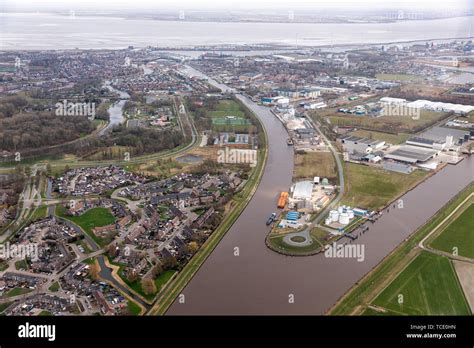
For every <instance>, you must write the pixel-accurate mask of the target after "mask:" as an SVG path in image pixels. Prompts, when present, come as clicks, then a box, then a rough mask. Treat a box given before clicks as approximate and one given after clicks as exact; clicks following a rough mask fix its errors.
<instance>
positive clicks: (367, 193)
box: [342, 163, 427, 209]
mask: <svg viewBox="0 0 474 348" xmlns="http://www.w3.org/2000/svg"><path fill="white" fill-rule="evenodd" d="M426 175H427V172H425V171H422V170H415V171H414V172H413V173H411V174H401V173H395V172H389V171H386V170H383V169H378V168H373V167H369V166H365V165H360V164H355V163H346V164H345V177H346V181H347V190H346V192H345V193H344V196H343V199H342V204H347V205H350V206H358V207H362V208H367V209H379V208H382V207H383V206H385V205H387V204H389V203H390V202H391V201H393V200H394V199H396V198H397V197H398V196H400V195H401V194H403V193H405V192H406V191H407V190H408V189H409V188H410V187H412V186H413V185H415V184H416V183H417V182H419V181H420V180H421V179H423V177H425V176H426Z"/></svg>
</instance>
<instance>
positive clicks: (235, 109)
mask: <svg viewBox="0 0 474 348" xmlns="http://www.w3.org/2000/svg"><path fill="white" fill-rule="evenodd" d="M207 115H208V116H210V117H211V118H212V129H213V130H214V131H216V132H237V133H247V132H248V131H249V130H251V129H252V128H253V127H254V126H252V124H251V121H250V120H249V119H248V118H247V116H246V115H245V112H244V110H243V109H242V108H241V106H240V105H239V103H237V102H236V101H235V100H220V101H219V102H218V103H217V105H216V107H215V109H214V110H209V111H208V112H207ZM226 116H236V118H235V119H228V118H226Z"/></svg>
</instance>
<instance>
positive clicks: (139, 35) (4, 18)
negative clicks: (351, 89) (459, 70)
mask: <svg viewBox="0 0 474 348" xmlns="http://www.w3.org/2000/svg"><path fill="white" fill-rule="evenodd" d="M473 23H474V17H458V18H449V19H437V20H421V21H399V22H392V23H314V24H313V23H242V22H241V23H239V22H232V23H224V22H218V23H215V22H213V23H210V22H189V21H159V20H140V19H125V18H118V17H99V16H97V17H92V16H75V17H69V16H60V15H56V14H49V13H0V32H1V36H0V50H27V49H51V50H62V49H75V48H82V49H105V48H126V47H128V46H129V45H132V46H135V47H146V46H148V45H152V46H160V47H170V48H178V47H180V48H182V47H192V46H202V45H218V44H260V43H269V44H283V45H291V46H293V45H298V46H323V45H340V44H362V43H383V42H395V41H412V40H432V39H450V38H462V37H468V36H471V35H472V33H471V32H472V27H473Z"/></svg>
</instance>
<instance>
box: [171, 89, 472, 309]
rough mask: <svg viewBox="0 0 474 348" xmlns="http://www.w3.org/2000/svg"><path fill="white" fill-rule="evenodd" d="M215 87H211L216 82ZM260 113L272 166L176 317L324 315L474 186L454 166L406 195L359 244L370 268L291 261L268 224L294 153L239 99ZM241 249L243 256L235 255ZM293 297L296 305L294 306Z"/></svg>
mask: <svg viewBox="0 0 474 348" xmlns="http://www.w3.org/2000/svg"><path fill="white" fill-rule="evenodd" d="M210 81H211V80H210ZM238 98H239V99H240V100H241V101H243V102H244V103H245V104H246V105H247V106H248V107H249V108H251V109H252V110H253V111H255V112H256V113H257V115H258V116H259V118H260V119H261V121H262V123H263V124H264V127H265V129H266V130H267V133H268V138H269V158H268V162H267V165H266V168H265V173H264V176H263V178H262V181H261V183H260V185H259V187H258V190H257V192H256V193H255V195H254V197H253V199H252V200H251V202H250V203H249V205H248V206H247V208H246V209H245V210H244V212H243V213H242V215H241V216H240V217H239V218H238V219H237V221H236V222H235V223H234V225H233V226H232V227H231V228H230V230H229V231H228V233H227V234H226V235H225V236H224V238H223V239H222V241H221V242H220V243H219V245H218V246H217V247H216V249H215V250H214V251H213V252H212V254H211V255H210V256H209V258H208V259H207V260H206V262H205V263H204V265H203V266H202V267H201V269H200V270H199V271H198V272H197V273H196V275H195V276H194V278H193V279H192V280H191V282H190V283H189V284H188V285H187V287H186V288H185V289H184V291H183V294H184V295H185V302H184V303H178V302H175V303H173V305H172V306H171V307H170V309H169V311H168V313H167V314H169V315H184V314H187V315H199V314H210V315H214V314H216V315H217V314H221V315H225V314H227V315H245V314H247V315H257V314H260V315H266V314H271V315H283V314H323V313H324V312H325V311H326V310H328V309H329V308H330V307H331V306H332V305H333V304H334V303H335V302H336V301H337V300H338V299H339V298H340V297H341V296H342V295H344V293H346V292H347V291H348V290H349V289H350V288H351V287H352V286H353V285H354V284H355V283H356V282H357V281H358V280H359V279H361V278H362V277H363V276H364V275H365V274H366V273H368V272H369V271H370V270H371V269H372V268H374V267H375V266H376V265H377V264H378V263H380V261H382V259H383V258H384V257H385V256H386V255H387V254H389V253H390V252H391V251H392V250H393V249H394V248H395V247H396V246H397V245H399V244H400V243H401V242H402V241H403V240H405V239H406V238H407V237H408V236H409V235H411V234H412V233H413V232H414V231H415V230H416V229H417V228H419V227H420V226H422V225H423V224H424V223H425V222H426V221H428V220H429V219H430V218H431V217H432V216H433V215H435V213H436V212H437V211H438V210H439V209H440V208H441V207H443V205H444V204H446V203H447V202H448V201H449V200H450V199H451V198H452V197H454V196H455V195H456V194H457V193H458V192H459V191H461V190H462V189H463V188H464V187H465V186H466V185H468V184H469V183H470V182H472V181H473V180H474V158H472V157H471V158H467V159H465V160H464V161H462V162H461V163H459V164H458V165H456V166H453V165H449V166H448V167H446V168H445V169H443V170H442V171H441V172H439V173H438V174H436V175H434V176H432V177H430V178H429V179H428V180H426V181H425V182H423V183H422V184H420V185H419V186H417V187H416V188H415V189H413V190H412V191H410V192H408V193H406V194H405V195H404V196H403V197H402V199H403V201H404V208H403V209H391V210H390V213H387V214H385V215H383V216H382V217H381V218H380V219H379V220H378V221H377V222H376V223H374V224H371V225H370V230H369V231H368V232H367V233H365V234H363V235H362V236H361V237H359V239H358V240H357V241H356V243H357V244H364V245H365V260H364V261H363V262H358V261H357V260H356V259H336V258H333V259H330V258H326V257H325V256H324V255H323V254H320V255H315V256H309V257H290V256H283V255H280V254H277V253H275V252H273V251H271V250H269V249H268V248H267V247H266V245H265V242H264V241H265V237H266V235H267V233H268V232H269V230H268V227H267V226H266V225H265V221H266V220H267V218H268V216H269V215H270V214H271V213H272V212H273V211H275V209H276V208H275V207H276V202H277V196H278V194H279V192H280V191H286V190H288V187H289V186H290V185H291V177H292V171H293V150H292V148H291V147H289V146H287V145H286V138H287V133H286V130H285V128H284V127H283V125H282V124H281V123H280V122H279V121H278V120H277V119H276V117H275V116H273V115H272V114H271V113H270V111H269V110H268V109H267V108H264V107H262V106H258V105H257V104H255V103H253V102H251V101H250V100H248V99H247V98H245V97H243V96H241V95H238ZM235 247H238V248H239V252H240V255H239V256H235V255H234V248H235ZM289 295H293V296H294V303H289Z"/></svg>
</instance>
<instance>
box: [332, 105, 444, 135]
mask: <svg viewBox="0 0 474 348" xmlns="http://www.w3.org/2000/svg"><path fill="white" fill-rule="evenodd" d="M446 115H447V114H446V113H443V112H436V111H430V110H421V112H420V118H419V119H413V118H412V117H407V116H380V117H369V116H356V115H348V114H342V113H338V112H337V110H335V109H329V110H326V111H325V112H324V114H323V116H326V117H328V118H329V120H330V121H331V124H332V125H333V126H351V127H357V128H365V129H368V130H372V131H380V132H391V133H413V132H417V131H420V130H422V129H424V128H426V127H427V126H429V125H432V124H434V123H435V122H437V121H439V120H441V119H443V118H445V117H446Z"/></svg>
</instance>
